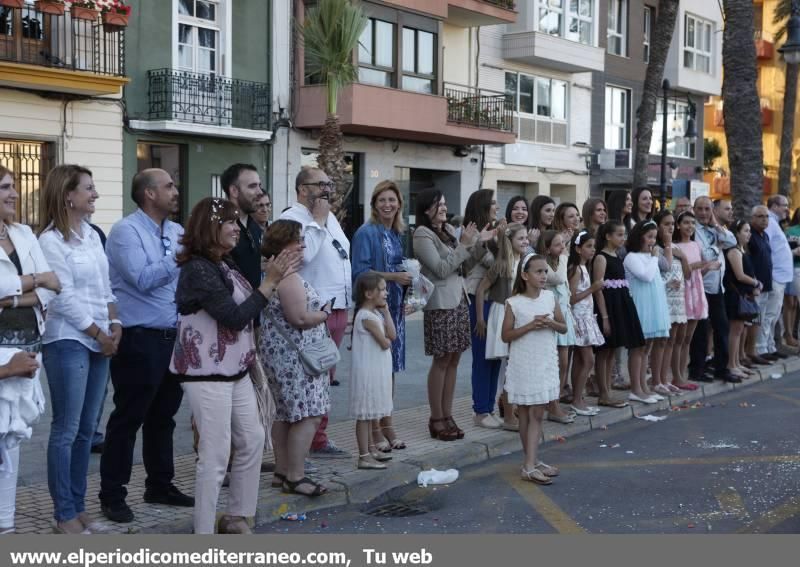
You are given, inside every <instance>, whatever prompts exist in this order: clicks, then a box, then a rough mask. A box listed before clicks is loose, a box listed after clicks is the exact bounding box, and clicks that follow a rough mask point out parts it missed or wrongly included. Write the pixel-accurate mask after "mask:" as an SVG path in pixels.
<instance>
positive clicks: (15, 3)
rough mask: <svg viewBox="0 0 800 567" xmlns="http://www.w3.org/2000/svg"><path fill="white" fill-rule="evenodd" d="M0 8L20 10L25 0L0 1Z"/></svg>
mask: <svg viewBox="0 0 800 567" xmlns="http://www.w3.org/2000/svg"><path fill="white" fill-rule="evenodd" d="M0 6H5V7H7V8H22V7H24V6H25V0H0Z"/></svg>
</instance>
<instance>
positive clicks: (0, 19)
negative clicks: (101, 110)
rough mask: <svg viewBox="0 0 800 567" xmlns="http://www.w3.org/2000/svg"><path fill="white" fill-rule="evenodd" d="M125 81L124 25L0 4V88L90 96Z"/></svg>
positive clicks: (110, 92)
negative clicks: (111, 24)
mask: <svg viewBox="0 0 800 567" xmlns="http://www.w3.org/2000/svg"><path fill="white" fill-rule="evenodd" d="M128 81H129V79H128V78H127V77H125V31H124V28H108V29H106V28H105V27H104V26H103V25H102V23H101V22H100V21H99V20H98V19H95V20H83V19H78V18H73V17H71V14H70V12H66V13H65V14H63V15H53V14H45V13H42V12H39V11H37V10H36V9H35V8H34V6H33V5H28V4H26V5H24V6H23V7H22V8H12V7H9V6H0V86H3V87H15V88H24V89H34V90H43V91H56V92H62V93H73V94H79V95H93V96H94V95H113V94H119V92H120V89H121V87H122V86H123V85H125V84H126V83H127V82H128Z"/></svg>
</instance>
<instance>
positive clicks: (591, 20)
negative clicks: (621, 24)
mask: <svg viewBox="0 0 800 567" xmlns="http://www.w3.org/2000/svg"><path fill="white" fill-rule="evenodd" d="M566 1H567V7H566V12H567V15H566V18H564V39H568V40H570V41H575V42H577V43H580V44H583V45H590V46H594V45H595V40H594V38H595V35H596V34H595V14H596V13H597V2H596V1H595V0H585V1H588V2H589V5H590V6H591V7H592V15H591V16H582V15H581V4H580V3H581V2H582V1H584V0H579V1H578V11H577V12H573V11H572V3H571V2H570V1H569V0H566ZM572 20H578V22H579V23H580V22H584V23H588V24H589V29H590V30H591V31H592V34H591V36H590V37H589V43H584V42H582V41H581V40H580V37H581V34H580V30H579V31H578V39H572V38H570V37H568V35H569V33H570V32H569V27H570V23H572Z"/></svg>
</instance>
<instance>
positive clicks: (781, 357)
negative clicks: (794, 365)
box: [770, 350, 789, 360]
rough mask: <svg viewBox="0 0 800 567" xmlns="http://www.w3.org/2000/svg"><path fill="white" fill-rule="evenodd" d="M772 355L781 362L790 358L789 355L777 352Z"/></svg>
mask: <svg viewBox="0 0 800 567" xmlns="http://www.w3.org/2000/svg"><path fill="white" fill-rule="evenodd" d="M770 354H771V355H772V356H774V357H775V358H776V359H779V360H784V359H787V358H789V355H788V354H783V353H782V352H779V351H777V350H776V351H775V352H772V353H770Z"/></svg>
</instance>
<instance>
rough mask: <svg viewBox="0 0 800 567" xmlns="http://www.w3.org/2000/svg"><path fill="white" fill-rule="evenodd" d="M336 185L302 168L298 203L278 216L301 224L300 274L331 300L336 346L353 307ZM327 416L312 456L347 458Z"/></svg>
mask: <svg viewBox="0 0 800 567" xmlns="http://www.w3.org/2000/svg"><path fill="white" fill-rule="evenodd" d="M334 191H335V186H334V184H333V183H332V182H331V180H330V179H329V178H328V176H327V175H326V174H325V172H324V171H322V170H321V169H317V168H310V167H309V168H303V169H301V170H300V173H298V174H297V178H296V179H295V192H296V193H297V202H296V203H295V204H294V205H292V207H291V208H289V209H288V210H286V211H284V212H283V213H282V214H281V217H280V218H282V219H288V220H293V221H297V222H299V223H300V224H301V225H303V236H304V237H305V251H304V256H303V267H302V268H301V269H300V275H301V276H302V277H303V279H304V280H306V281H307V282H308V283H309V284H310V285H311V286H312V287H313V288H314V289H315V290H317V293H319V295H320V297H322V298H323V300H324V301H329V300H332V301H333V305H332V307H333V310H332V311H331V314H330V315H329V316H328V319H327V325H328V330H329V331H330V333H331V337H332V338H333V340H334V342H336V345H337V346H339V345H341V343H342V339H343V338H344V331H345V328H346V327H347V313H348V310H349V308H350V307H351V305H352V276H351V272H350V241H349V240H348V239H347V237H346V236H345V234H344V231H343V230H342V227H341V226H340V225H339V221H337V220H336V216H335V215H334V214H333V213H331V202H330V198H331V195H332V194H333V192H334ZM330 380H331V385H333V386H336V385H338V384H339V382H338V381H337V380H336V369H335V368H332V369H331V373H330ZM327 425H328V416H327V415H326V416H324V417H323V418H322V423H320V426H319V429H318V430H317V434H316V435H315V436H314V441H313V442H312V443H311V456H312V457H349V456H350V455H349V454H348V453H347V452H346V451H343V450H341V449H339V448H338V447H336V445H334V444H333V443H332V442H331V441H330V439H328V435H327V433H326V432H325V428H326V427H327Z"/></svg>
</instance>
